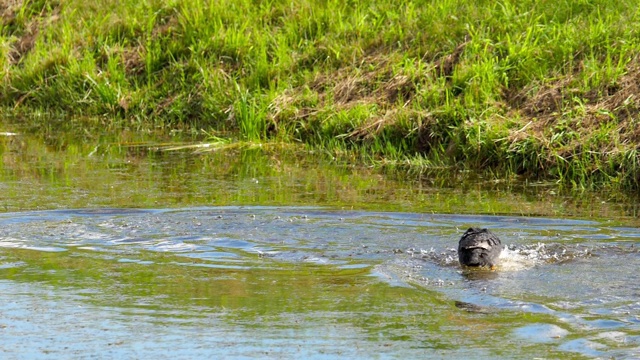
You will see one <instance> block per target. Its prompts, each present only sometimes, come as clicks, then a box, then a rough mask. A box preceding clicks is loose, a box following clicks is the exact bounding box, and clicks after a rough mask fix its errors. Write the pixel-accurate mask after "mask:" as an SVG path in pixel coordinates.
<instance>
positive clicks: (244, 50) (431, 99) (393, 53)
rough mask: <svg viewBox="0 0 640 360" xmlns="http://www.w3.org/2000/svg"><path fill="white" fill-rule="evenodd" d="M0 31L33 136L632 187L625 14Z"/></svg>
mask: <svg viewBox="0 0 640 360" xmlns="http://www.w3.org/2000/svg"><path fill="white" fill-rule="evenodd" d="M0 15H1V16H2V24H1V27H0V36H1V37H0V54H1V56H0V66H1V69H2V76H1V78H0V86H1V90H0V91H1V92H2V93H1V95H2V96H0V104H1V105H2V107H3V109H4V114H5V116H10V117H12V118H14V119H20V120H17V121H28V122H29V126H31V127H35V128H38V129H40V130H45V131H49V130H51V129H56V128H60V127H61V126H73V127H81V128H83V129H85V128H86V129H87V130H88V131H89V132H91V131H97V130H100V131H104V129H108V130H110V131H118V130H121V129H129V130H134V131H151V130H157V129H162V130H167V131H168V130H176V129H180V130H185V129H186V130H191V131H195V132H198V133H201V134H205V136H211V137H212V138H214V139H216V141H217V140H219V139H230V138H232V139H234V140H236V141H251V142H268V141H279V142H300V143H304V144H307V145H309V146H312V147H319V148H323V149H328V150H330V151H331V152H333V153H335V154H344V153H348V154H350V156H353V155H354V154H355V155H357V156H361V157H362V160H364V161H367V162H373V163H376V164H383V165H387V166H409V167H411V168H412V169H418V170H420V169H424V168H429V167H462V168H467V169H491V170H492V171H494V172H495V173H498V174H509V173H513V174H520V175H523V176H526V177H529V178H547V179H555V180H559V181H562V182H564V183H568V184H573V185H575V186H576V187H585V186H601V185H605V186H612V187H620V188H624V189H630V190H637V189H639V188H640V160H639V159H640V157H639V153H638V152H639V145H638V144H639V143H640V128H639V127H638V124H637V122H638V114H639V113H640V111H639V110H640V98H639V97H640V85H638V84H639V81H640V64H639V62H638V58H639V56H640V40H639V39H640V36H639V35H640V27H638V25H637V24H638V23H640V9H639V8H638V6H637V2H635V1H630V0H621V1H605V0H593V1H585V0H575V1H562V2H553V1H543V2H540V1H533V0H524V1H508V0H505V1H482V0H481V1H471V0H463V1H451V0H445V1H389V0H361V1H334V0H324V1H306V0H303V1H296V2H291V1H282V0H271V1H268V0H264V1H260V0H215V1H201V0H193V1H191V0H190V1H185V0H172V1H153V0H147V1H131V0H127V1H115V0H95V1H92V2H86V1H80V0H69V1H59V0H58V1H45V0H10V1H6V2H3V4H0ZM22 119H34V120H22ZM34 122H35V123H34Z"/></svg>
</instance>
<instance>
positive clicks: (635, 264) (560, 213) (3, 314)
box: [0, 136, 640, 359]
mask: <svg viewBox="0 0 640 360" xmlns="http://www.w3.org/2000/svg"><path fill="white" fill-rule="evenodd" d="M0 140H1V141H2V143H1V145H0V151H1V155H2V159H3V161H2V165H1V166H2V168H1V169H0V170H1V171H0V179H1V180H2V181H1V182H0V194H1V195H0V201H1V205H2V206H3V207H4V209H5V212H4V213H2V214H0V336H1V338H2V339H3V341H2V342H0V355H1V357H2V358H8V359H11V358H20V359H22V358H60V357H64V358H87V357H96V358H116V357H118V358H159V359H164V358H172V359H191V358H249V357H252V358H334V359H335V358H347V357H352V358H486V359H495V358H522V359H530V358H535V357H538V358H598V357H600V358H610V357H613V358H636V357H638V356H640V302H639V301H638V298H639V295H640V285H638V284H640V281H639V280H640V279H639V277H640V276H639V275H638V274H637V269H638V268H639V266H640V254H639V253H638V250H637V248H636V245H637V243H638V239H639V238H640V230H639V229H638V228H637V227H636V224H637V202H636V201H633V200H631V199H627V200H624V201H620V200H617V199H616V198H614V197H612V196H604V195H601V196H586V195H585V196H584V197H579V196H573V197H562V196H559V195H557V193H558V191H557V189H555V188H554V187H553V186H549V185H548V184H531V185H527V184H523V183H516V182H513V183H509V182H500V183H494V182H489V181H483V180H482V179H476V180H475V181H474V182H465V183H462V182H460V181H461V180H460V179H461V178H462V176H460V177H457V176H453V177H452V176H451V175H450V174H440V173H438V172H434V173H432V174H430V175H424V176H422V177H420V178H418V177H407V176H403V175H402V173H400V172H398V173H387V174H385V175H381V174H379V173H376V172H375V171H373V170H370V169H363V168H357V167H353V166H350V165H349V164H338V163H336V162H335V161H333V160H332V159H331V158H330V157H328V156H326V155H318V154H299V153H295V152H293V151H290V150H286V149H280V150H278V151H275V150H269V149H264V148H263V149H261V148H258V147H247V148H243V149H237V150H234V151H225V152H212V153H206V154H197V155H194V154H192V153H190V152H184V151H162V150H161V149H162V147H158V146H155V145H154V146H150V145H148V144H144V143H142V142H143V140H145V139H142V140H141V139H132V140H131V141H130V142H129V144H128V145H126V146H124V145H122V144H112V143H110V142H109V141H107V140H105V139H86V140H85V141H84V142H78V141H77V140H74V141H70V140H64V139H60V138H56V139H55V141H51V140H47V139H44V140H39V139H33V138H28V137H24V136H17V137H3V138H2V139H0ZM120 142H122V141H120ZM470 225H482V226H485V227H489V228H491V229H492V230H493V231H494V232H495V233H497V234H498V235H499V236H500V237H501V238H502V239H503V242H504V243H506V244H508V245H509V250H508V251H506V252H505V256H504V259H503V265H502V266H501V268H500V269H499V270H498V271H496V272H477V271H476V272H465V271H462V269H460V267H459V266H458V265H457V262H456V253H455V249H454V247H455V245H456V243H457V239H458V238H459V236H460V234H461V233H462V232H463V231H464V229H466V227H468V226H470Z"/></svg>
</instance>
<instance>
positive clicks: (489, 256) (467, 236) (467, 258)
mask: <svg viewBox="0 0 640 360" xmlns="http://www.w3.org/2000/svg"><path fill="white" fill-rule="evenodd" d="M501 252H502V243H501V242H500V239H498V237H497V236H496V235H495V234H494V233H492V232H491V231H489V230H487V229H479V228H469V230H467V231H465V233H464V234H462V237H461V238H460V242H459V243H458V259H459V260H460V264H461V265H465V266H473V267H480V266H483V267H484V266H486V267H489V268H491V269H495V267H496V265H497V264H498V258H499V257H500V253H501Z"/></svg>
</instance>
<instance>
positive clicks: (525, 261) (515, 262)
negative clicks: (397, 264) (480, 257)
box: [405, 243, 593, 271]
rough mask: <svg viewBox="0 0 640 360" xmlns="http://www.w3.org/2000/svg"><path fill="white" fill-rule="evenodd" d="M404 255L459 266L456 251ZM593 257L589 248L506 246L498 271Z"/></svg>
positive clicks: (423, 251) (426, 251)
mask: <svg viewBox="0 0 640 360" xmlns="http://www.w3.org/2000/svg"><path fill="white" fill-rule="evenodd" d="M405 253H407V254H409V255H411V257H414V258H416V257H418V258H422V259H423V260H426V261H432V262H434V263H436V264H438V265H440V266H447V267H449V266H459V262H458V253H457V251H456V249H454V248H450V249H447V250H445V251H440V252H438V251H436V250H435V249H433V248H431V249H429V250H424V249H420V250H415V249H408V250H407V251H406V252H405ZM591 256H593V251H592V249H591V248H589V247H581V246H572V245H562V244H555V243H554V244H545V243H536V244H530V245H518V246H516V245H508V246H505V248H504V250H503V251H502V253H501V254H500V263H499V265H498V271H520V270H525V269H530V268H532V267H535V266H537V265H542V264H554V263H564V262H568V261H572V260H574V259H578V258H588V257H591Z"/></svg>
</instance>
